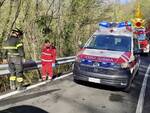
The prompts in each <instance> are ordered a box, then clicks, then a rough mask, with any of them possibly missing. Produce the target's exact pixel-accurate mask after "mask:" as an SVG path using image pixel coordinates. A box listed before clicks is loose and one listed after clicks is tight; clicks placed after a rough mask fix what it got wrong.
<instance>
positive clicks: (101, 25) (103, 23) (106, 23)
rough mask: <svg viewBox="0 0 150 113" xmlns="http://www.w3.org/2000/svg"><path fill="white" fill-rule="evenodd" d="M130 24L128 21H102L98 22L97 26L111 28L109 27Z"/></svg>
mask: <svg viewBox="0 0 150 113" xmlns="http://www.w3.org/2000/svg"><path fill="white" fill-rule="evenodd" d="M131 25H132V24H131V22H129V21H127V22H120V23H116V22H107V21H102V22H100V23H99V27H105V28H111V27H117V28H122V27H126V26H131Z"/></svg>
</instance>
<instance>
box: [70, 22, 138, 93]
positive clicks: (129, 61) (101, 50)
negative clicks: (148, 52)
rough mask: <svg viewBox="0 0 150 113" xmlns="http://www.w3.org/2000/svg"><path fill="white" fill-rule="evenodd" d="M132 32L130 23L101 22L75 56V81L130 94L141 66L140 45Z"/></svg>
mask: <svg viewBox="0 0 150 113" xmlns="http://www.w3.org/2000/svg"><path fill="white" fill-rule="evenodd" d="M131 29H132V27H131V22H120V23H113V22H105V21H104V22H100V23H99V30H97V31H96V32H95V33H94V34H93V35H92V36H91V37H90V38H89V40H88V41H87V42H86V44H85V45H84V46H83V48H81V51H79V52H78V53H77V55H76V60H75V64H74V69H73V74H74V80H75V81H88V82H94V83H99V84H103V85H109V86H115V87H117V88H123V89H124V90H126V91H128V90H129V89H130V87H131V83H132V81H133V78H134V76H135V75H136V73H138V70H139V64H140V56H139V54H140V51H139V43H138V40H137V38H136V37H135V36H134V33H133V32H132V30H131Z"/></svg>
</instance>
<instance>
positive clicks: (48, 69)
mask: <svg viewBox="0 0 150 113" xmlns="http://www.w3.org/2000/svg"><path fill="white" fill-rule="evenodd" d="M41 61H42V80H46V78H47V74H48V79H49V80H51V79H52V77H53V67H54V66H55V61H56V49H55V48H54V47H53V46H52V44H50V41H49V40H45V43H44V46H43V47H42V52H41Z"/></svg>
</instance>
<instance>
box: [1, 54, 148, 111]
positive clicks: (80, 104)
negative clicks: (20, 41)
mask: <svg viewBox="0 0 150 113" xmlns="http://www.w3.org/2000/svg"><path fill="white" fill-rule="evenodd" d="M149 64H150V57H146V56H142V62H141V66H140V71H139V74H138V75H137V76H136V77H135V79H134V81H133V84H132V88H131V91H130V92H129V93H126V92H123V91H121V90H119V89H116V88H113V87H107V86H102V85H98V84H92V83H90V84H87V83H83V84H77V83H75V82H73V78H72V76H69V77H66V78H64V79H61V80H57V81H54V82H50V83H48V84H46V85H43V86H41V87H38V88H35V89H32V90H29V91H26V92H24V93H21V94H17V95H15V96H12V97H9V98H6V99H3V100H0V110H1V111H0V113H136V109H137V103H138V101H139V94H140V91H141V87H142V83H143V79H144V76H145V73H146V71H147V67H148V65H149ZM148 74H150V72H149V73H148ZM147 83H148V84H147V87H146V95H145V98H144V100H145V102H144V107H143V113H149V111H150V78H148V82H147ZM141 106H142V105H141Z"/></svg>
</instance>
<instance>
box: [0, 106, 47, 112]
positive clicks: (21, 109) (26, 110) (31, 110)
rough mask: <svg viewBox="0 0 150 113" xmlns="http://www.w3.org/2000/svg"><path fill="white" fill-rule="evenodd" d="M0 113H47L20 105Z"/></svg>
mask: <svg viewBox="0 0 150 113" xmlns="http://www.w3.org/2000/svg"><path fill="white" fill-rule="evenodd" d="M0 113H48V112H47V111H44V110H42V109H40V108H37V107H34V106H27V105H22V106H16V107H12V108H8V109H6V110H3V111H0Z"/></svg>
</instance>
